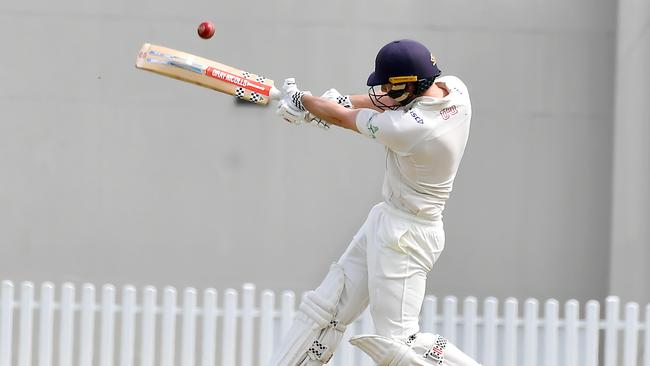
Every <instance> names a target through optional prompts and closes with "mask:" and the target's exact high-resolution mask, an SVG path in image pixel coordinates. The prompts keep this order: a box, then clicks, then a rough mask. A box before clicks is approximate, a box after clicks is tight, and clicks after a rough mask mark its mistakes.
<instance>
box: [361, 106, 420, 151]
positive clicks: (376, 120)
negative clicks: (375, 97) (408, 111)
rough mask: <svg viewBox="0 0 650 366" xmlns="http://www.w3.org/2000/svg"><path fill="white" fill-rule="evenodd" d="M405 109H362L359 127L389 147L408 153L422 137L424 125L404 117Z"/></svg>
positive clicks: (365, 133) (362, 131)
mask: <svg viewBox="0 0 650 366" xmlns="http://www.w3.org/2000/svg"><path fill="white" fill-rule="evenodd" d="M404 115H405V114H404V112H403V111H385V112H378V111H375V110H372V109H360V110H359V113H358V114H357V119H356V124H357V129H358V130H359V132H360V133H361V134H363V135H366V136H368V137H370V138H372V139H375V140H376V141H377V142H379V143H381V144H383V145H385V146H386V147H388V148H389V149H391V150H393V151H395V152H397V153H401V154H406V153H408V152H409V150H410V149H411V148H412V147H413V146H414V145H415V144H416V143H417V142H418V141H419V140H420V139H421V137H422V135H423V132H424V131H423V130H424V127H423V126H422V125H421V124H419V123H417V122H413V121H410V119H411V118H404Z"/></svg>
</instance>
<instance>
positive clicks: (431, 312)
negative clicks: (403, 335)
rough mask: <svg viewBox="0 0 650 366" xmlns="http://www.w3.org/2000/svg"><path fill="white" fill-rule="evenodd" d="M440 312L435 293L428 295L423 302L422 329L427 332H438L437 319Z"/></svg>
mask: <svg viewBox="0 0 650 366" xmlns="http://www.w3.org/2000/svg"><path fill="white" fill-rule="evenodd" d="M437 314H438V303H437V299H436V297H435V296H433V295H428V296H426V297H425V298H424V303H422V331H423V332H426V333H436V321H437V317H436V316H437Z"/></svg>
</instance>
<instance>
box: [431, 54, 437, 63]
mask: <svg viewBox="0 0 650 366" xmlns="http://www.w3.org/2000/svg"><path fill="white" fill-rule="evenodd" d="M436 62H437V61H436V56H434V55H433V54H431V63H432V64H434V65H435V64H436Z"/></svg>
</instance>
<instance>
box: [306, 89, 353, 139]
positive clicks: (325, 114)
mask: <svg viewBox="0 0 650 366" xmlns="http://www.w3.org/2000/svg"><path fill="white" fill-rule="evenodd" d="M302 104H303V105H304V106H305V109H307V110H308V111H309V112H310V113H311V114H313V115H314V116H316V117H318V118H320V119H323V120H325V121H327V122H329V123H331V124H334V125H337V126H339V127H343V128H347V129H349V130H352V131H356V132H359V130H358V129H357V123H356V118H357V113H358V111H356V110H354V109H348V108H345V107H343V106H341V105H339V104H337V103H334V102H332V101H330V100H327V99H324V98H320V97H315V96H312V95H304V96H303V97H302Z"/></svg>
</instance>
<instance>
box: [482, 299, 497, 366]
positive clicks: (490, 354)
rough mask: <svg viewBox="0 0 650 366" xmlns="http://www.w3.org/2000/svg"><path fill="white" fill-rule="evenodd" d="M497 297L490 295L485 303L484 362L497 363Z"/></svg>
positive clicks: (485, 364)
mask: <svg viewBox="0 0 650 366" xmlns="http://www.w3.org/2000/svg"><path fill="white" fill-rule="evenodd" d="M498 306H499V303H498V301H497V299H496V298H494V297H488V298H487V299H485V302H484V304H483V339H484V343H483V364H484V366H496V365H497V317H498V315H497V311H498Z"/></svg>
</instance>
